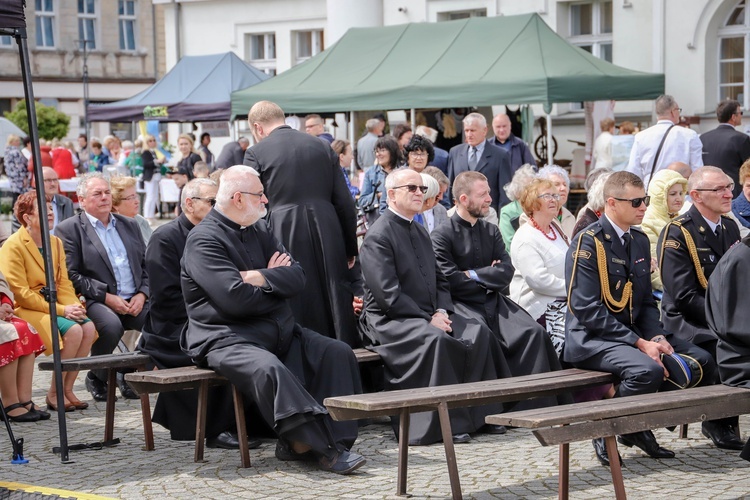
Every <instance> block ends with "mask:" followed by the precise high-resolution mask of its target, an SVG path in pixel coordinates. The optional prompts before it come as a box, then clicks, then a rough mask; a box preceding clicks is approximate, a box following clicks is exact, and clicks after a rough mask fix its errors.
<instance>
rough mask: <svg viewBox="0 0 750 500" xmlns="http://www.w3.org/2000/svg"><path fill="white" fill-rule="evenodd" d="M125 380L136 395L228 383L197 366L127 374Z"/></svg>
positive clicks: (224, 379) (210, 371) (213, 372)
mask: <svg viewBox="0 0 750 500" xmlns="http://www.w3.org/2000/svg"><path fill="white" fill-rule="evenodd" d="M125 380H126V381H127V382H128V384H130V387H132V388H133V390H134V391H135V392H136V394H138V395H141V394H153V393H158V392H173V391H181V390H185V389H195V388H197V387H198V385H199V384H200V382H202V381H204V380H205V381H208V383H209V385H223V384H227V383H229V381H228V380H227V379H226V378H224V377H222V376H221V375H219V374H218V373H216V372H215V371H213V370H208V369H205V368H198V367H197V366H181V367H178V368H168V369H164V370H153V371H148V372H135V373H127V374H125Z"/></svg>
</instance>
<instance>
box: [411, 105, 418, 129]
mask: <svg viewBox="0 0 750 500" xmlns="http://www.w3.org/2000/svg"><path fill="white" fill-rule="evenodd" d="M416 130H417V114H416V113H415V112H414V108H411V131H412V132H415V131H416Z"/></svg>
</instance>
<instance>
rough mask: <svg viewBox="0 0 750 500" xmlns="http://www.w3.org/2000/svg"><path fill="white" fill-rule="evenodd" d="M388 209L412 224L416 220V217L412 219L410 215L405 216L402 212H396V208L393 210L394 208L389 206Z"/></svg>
mask: <svg viewBox="0 0 750 500" xmlns="http://www.w3.org/2000/svg"><path fill="white" fill-rule="evenodd" d="M388 210H390V211H391V212H393V213H394V214H396V215H398V216H399V217H401V218H402V219H404V220H405V221H406V222H408V223H409V224H411V223H412V222H414V219H410V218H408V217H404V216H403V215H401V214H400V213H398V212H396V211H395V210H393V209H392V208H391V207H388Z"/></svg>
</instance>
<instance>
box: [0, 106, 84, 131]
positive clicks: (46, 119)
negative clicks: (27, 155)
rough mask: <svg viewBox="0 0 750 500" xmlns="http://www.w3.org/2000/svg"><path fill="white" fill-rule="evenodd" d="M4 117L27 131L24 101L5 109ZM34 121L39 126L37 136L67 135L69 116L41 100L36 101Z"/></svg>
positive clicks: (27, 124)
mask: <svg viewBox="0 0 750 500" xmlns="http://www.w3.org/2000/svg"><path fill="white" fill-rule="evenodd" d="M5 117H6V118H7V119H8V120H10V121H12V122H13V123H15V124H16V125H18V126H19V127H20V128H21V130H23V131H24V132H26V134H28V133H29V122H28V115H27V114H26V101H20V102H19V103H18V104H16V107H15V109H14V110H13V111H6V112H5ZM36 121H37V127H38V128H39V137H41V138H42V139H47V140H52V139H55V138H58V139H62V138H63V137H65V136H66V135H68V130H69V128H70V117H69V116H68V115H66V114H65V113H63V112H62V111H58V110H56V109H55V108H53V107H52V106H45V105H44V104H42V103H41V102H38V101H37V103H36Z"/></svg>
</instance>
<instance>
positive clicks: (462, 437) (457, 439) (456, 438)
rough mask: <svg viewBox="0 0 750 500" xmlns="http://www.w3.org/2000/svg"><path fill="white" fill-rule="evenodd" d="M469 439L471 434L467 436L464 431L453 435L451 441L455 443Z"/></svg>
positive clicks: (466, 441) (465, 441)
mask: <svg viewBox="0 0 750 500" xmlns="http://www.w3.org/2000/svg"><path fill="white" fill-rule="evenodd" d="M469 441H471V436H469V435H468V434H466V433H465V432H462V433H461V434H454V435H453V442H454V443H455V444H462V443H468V442H469Z"/></svg>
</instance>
